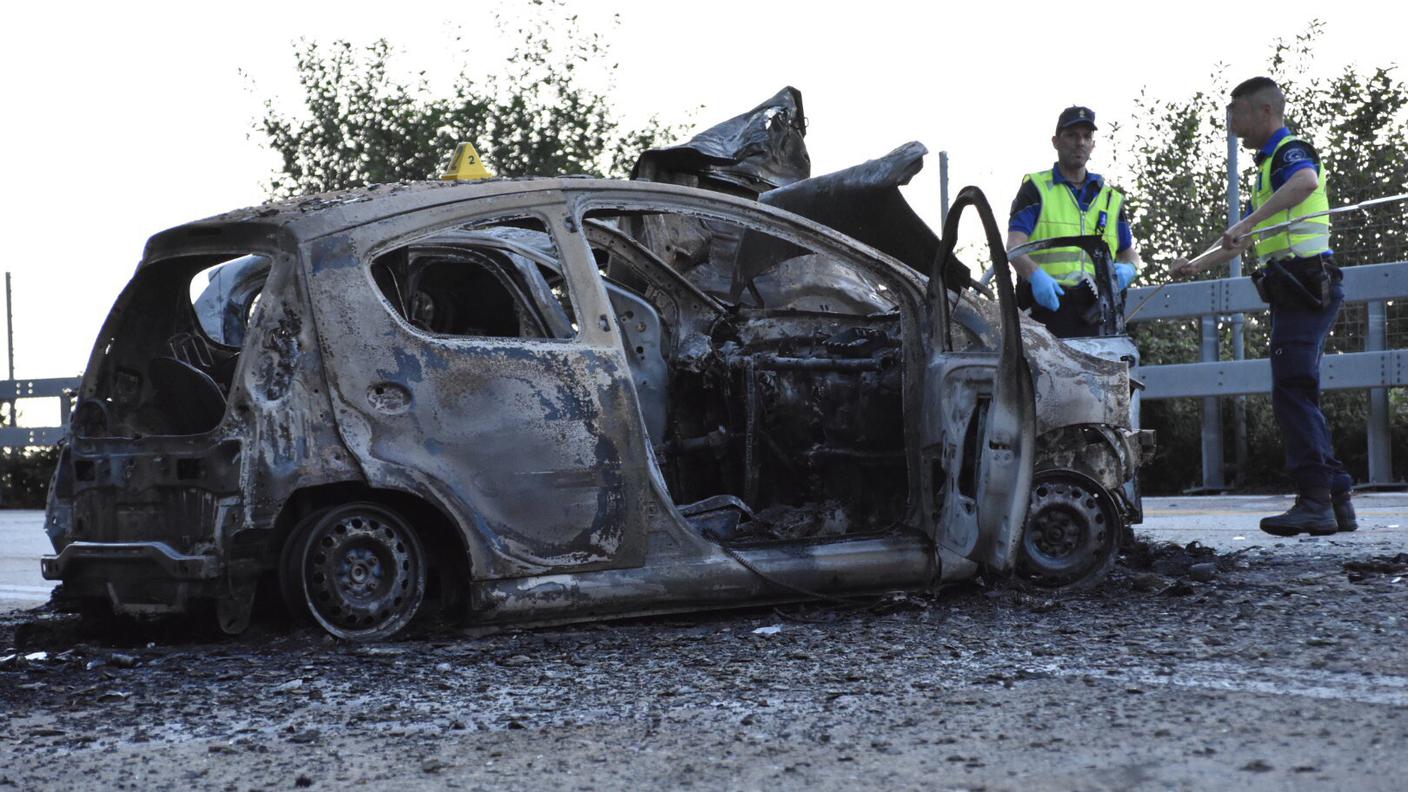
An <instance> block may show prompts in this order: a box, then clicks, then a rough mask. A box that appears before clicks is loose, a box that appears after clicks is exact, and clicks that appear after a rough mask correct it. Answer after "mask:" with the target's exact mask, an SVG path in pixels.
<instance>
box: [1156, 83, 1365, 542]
mask: <svg viewBox="0 0 1408 792" xmlns="http://www.w3.org/2000/svg"><path fill="white" fill-rule="evenodd" d="M1285 109H1286V97H1285V95H1284V94H1283V93H1282V92H1281V88H1280V87H1279V86H1278V85H1276V83H1275V82H1274V81H1272V80H1271V78H1269V77H1255V78H1252V79H1250V80H1247V81H1246V82H1244V83H1242V84H1241V85H1238V86H1237V87H1236V88H1234V89H1232V103H1231V104H1229V105H1228V106H1227V121H1228V124H1229V125H1230V126H1231V128H1232V133H1233V134H1235V135H1236V136H1237V137H1239V138H1241V139H1242V142H1243V144H1244V145H1246V146H1247V147H1248V148H1250V149H1252V150H1254V151H1256V164H1257V176H1256V187H1255V190H1254V191H1253V194H1252V201H1251V211H1250V212H1249V213H1247V214H1246V215H1245V216H1244V217H1243V218H1242V219H1241V221H1240V222H1238V223H1237V224H1236V225H1234V226H1232V227H1231V228H1229V229H1227V232H1226V233H1224V234H1223V235H1222V248H1221V249H1220V250H1218V251H1217V252H1216V253H1213V254H1211V255H1209V256H1206V257H1204V258H1202V259H1199V261H1198V263H1197V264H1193V263H1191V262H1190V261H1188V259H1178V260H1177V261H1175V262H1174V265H1173V274H1174V275H1192V274H1194V273H1196V272H1198V271H1199V270H1202V269H1206V268H1210V267H1216V266H1219V265H1222V264H1225V263H1226V262H1228V261H1230V260H1231V259H1232V257H1234V256H1237V255H1240V254H1241V253H1243V252H1244V251H1246V250H1247V249H1248V248H1249V247H1251V248H1253V249H1254V250H1255V251H1256V257H1257V260H1258V262H1259V263H1260V264H1261V268H1260V269H1258V270H1257V271H1256V272H1254V273H1253V274H1252V279H1253V281H1255V282H1256V283H1257V290H1258V291H1259V292H1260V293H1261V295H1262V297H1263V299H1265V300H1266V301H1267V302H1268V303H1269V304H1270V306H1271V350H1270V351H1271V408H1272V413H1273V414H1274V415H1275V417H1276V424H1277V426H1278V427H1280V429H1281V436H1282V437H1283V438H1284V442H1285V444H1286V472H1287V473H1289V474H1290V475H1291V478H1292V479H1294V481H1295V485H1296V491H1297V493H1298V497H1297V498H1296V502H1295V505H1294V506H1292V507H1291V508H1290V510H1289V511H1287V512H1286V513H1285V514H1279V515H1276V516H1274V517H1267V518H1265V519H1264V520H1262V521H1261V530H1263V531H1265V532H1267V533H1269V534H1273V535H1276V536H1295V535H1296V534H1301V533H1309V534H1314V535H1317V536H1325V535H1329V534H1333V533H1335V532H1337V531H1353V530H1354V529H1356V528H1357V527H1358V523H1357V521H1356V519H1355V514H1354V506H1353V504H1351V502H1350V488H1351V487H1352V486H1353V485H1354V479H1352V478H1351V477H1350V475H1349V474H1348V473H1347V472H1345V469H1344V465H1342V464H1340V461H1339V460H1338V459H1336V458H1335V453H1334V447H1333V445H1332V444H1331V442H1330V428H1329V424H1328V423H1327V422H1326V421H1325V415H1324V413H1322V412H1321V411H1320V356H1321V354H1322V352H1323V349H1324V346H1325V338H1326V336H1328V335H1329V333H1330V328H1331V326H1333V325H1334V323H1335V317H1336V316H1338V315H1339V312H1340V305H1341V303H1343V302H1344V290H1343V289H1342V288H1341V286H1340V281H1341V279H1342V275H1341V273H1340V270H1339V268H1338V267H1336V266H1335V265H1334V264H1333V262H1332V259H1331V254H1332V251H1331V250H1330V219H1329V217H1305V216H1306V215H1311V214H1315V213H1317V212H1323V211H1325V210H1327V209H1329V208H1330V202H1329V198H1328V196H1327V194H1326V191H1325V183H1326V181H1327V178H1328V174H1326V173H1325V171H1324V168H1323V167H1322V166H1321V163H1320V157H1319V155H1317V154H1316V152H1315V149H1314V147H1312V146H1311V145H1310V144H1309V143H1307V142H1306V141H1304V140H1301V139H1300V138H1298V137H1296V136H1295V135H1292V134H1291V132H1290V130H1289V129H1287V128H1286V123H1285ZM1302 218H1303V219H1302ZM1288 222H1289V223H1291V226H1290V227H1289V228H1285V229H1281V230H1280V231H1276V232H1270V233H1266V234H1259V235H1256V236H1251V234H1252V232H1253V231H1254V230H1256V229H1261V228H1269V227H1271V226H1275V225H1280V224H1284V223H1288Z"/></svg>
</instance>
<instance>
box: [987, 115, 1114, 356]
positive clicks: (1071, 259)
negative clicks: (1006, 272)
mask: <svg viewBox="0 0 1408 792" xmlns="http://www.w3.org/2000/svg"><path fill="white" fill-rule="evenodd" d="M1051 146H1052V148H1054V149H1056V164H1055V165H1053V166H1052V167H1051V169H1050V170H1043V171H1038V172H1036V173H1032V174H1028V175H1027V176H1026V178H1024V179H1023V180H1022V186H1021V188H1020V189H1019V190H1018V191H1017V197H1016V198H1015V199H1014V200H1013V201H1012V215H1011V218H1010V219H1009V221H1008V224H1007V249H1008V250H1011V249H1013V248H1015V247H1017V246H1019V245H1023V244H1026V243H1027V242H1029V241H1038V240H1042V239H1052V238H1054V237H1063V236H1082V235H1089V234H1094V235H1096V236H1100V237H1103V238H1104V239H1105V242H1106V244H1108V245H1109V246H1110V254H1111V257H1112V259H1113V260H1115V261H1116V262H1117V263H1116V264H1115V265H1114V267H1115V277H1116V279H1117V280H1118V286H1119V289H1120V291H1124V290H1125V289H1127V288H1128V287H1129V283H1130V281H1132V280H1134V276H1135V274H1136V272H1137V271H1138V267H1139V264H1140V260H1139V253H1138V251H1136V250H1135V249H1134V237H1133V235H1131V234H1130V231H1129V221H1128V220H1127V219H1126V215H1125V206H1124V203H1125V202H1124V195H1123V194H1122V193H1121V192H1120V191H1119V190H1116V189H1115V188H1113V187H1111V186H1110V185H1108V184H1106V183H1105V180H1104V179H1103V178H1101V176H1100V175H1099V174H1096V173H1091V172H1089V171H1088V170H1086V163H1087V162H1089V161H1090V152H1091V151H1093V150H1094V148H1095V113H1094V112H1093V111H1092V110H1091V109H1090V108H1088V107H1079V106H1077V107H1068V108H1066V109H1065V110H1062V111H1061V115H1060V117H1059V118H1058V119H1057V120H1056V134H1055V135H1053V136H1052V138H1051ZM1012 264H1013V266H1014V267H1016V269H1017V274H1018V275H1020V276H1021V278H1022V284H1021V285H1020V286H1019V288H1018V295H1017V299H1018V304H1019V305H1021V306H1022V307H1023V308H1031V309H1032V318H1034V319H1036V320H1037V321H1039V322H1041V323H1042V324H1045V325H1046V326H1047V328H1048V329H1049V330H1051V332H1052V333H1054V334H1055V335H1057V336H1059V337H1061V338H1073V337H1079V336H1091V335H1095V334H1096V332H1097V331H1098V329H1099V319H1098V317H1092V316H1091V315H1090V311H1089V309H1090V308H1091V306H1093V305H1094V304H1095V300H1096V298H1097V295H1096V292H1095V291H1094V286H1095V281H1094V278H1095V274H1096V273H1095V264H1094V262H1092V261H1091V260H1090V256H1088V255H1087V254H1086V253H1085V252H1083V251H1082V250H1080V249H1079V248H1074V247H1071V248H1051V249H1048V250H1041V251H1037V252H1036V253H1032V254H1030V255H1025V256H1017V257H1015V258H1013V259H1012Z"/></svg>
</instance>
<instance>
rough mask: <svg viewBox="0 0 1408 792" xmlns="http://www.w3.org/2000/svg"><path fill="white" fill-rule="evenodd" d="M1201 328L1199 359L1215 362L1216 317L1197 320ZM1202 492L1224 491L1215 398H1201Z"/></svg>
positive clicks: (1218, 402) (1219, 415)
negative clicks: (1201, 339) (1201, 343)
mask: <svg viewBox="0 0 1408 792" xmlns="http://www.w3.org/2000/svg"><path fill="white" fill-rule="evenodd" d="M1199 324H1200V325H1201V327H1202V337H1203V345H1202V346H1203V348H1202V355H1201V359H1202V361H1203V362H1204V363H1212V362H1215V361H1216V360H1217V317H1215V316H1203V317H1200V319H1199ZM1202 489H1204V490H1221V489H1224V486H1223V482H1222V405H1221V399H1219V398H1218V397H1216V396H1207V397H1204V398H1203V486H1202Z"/></svg>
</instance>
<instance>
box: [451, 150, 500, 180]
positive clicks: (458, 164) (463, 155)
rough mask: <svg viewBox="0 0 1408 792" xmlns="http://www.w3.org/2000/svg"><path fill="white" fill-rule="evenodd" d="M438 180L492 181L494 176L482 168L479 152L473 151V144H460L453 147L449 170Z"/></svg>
mask: <svg viewBox="0 0 1408 792" xmlns="http://www.w3.org/2000/svg"><path fill="white" fill-rule="evenodd" d="M440 178H441V179H444V180H445V181H477V180H479V179H492V178H494V174H492V173H490V172H489V169H488V168H486V167H484V161H483V160H481V159H479V152H477V151H475V150H474V146H473V144H470V143H461V144H459V145H458V146H456V147H455V156H453V157H451V158H450V169H449V170H447V171H445V172H444V173H442V174H440Z"/></svg>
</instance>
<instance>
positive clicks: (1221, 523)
mask: <svg viewBox="0 0 1408 792" xmlns="http://www.w3.org/2000/svg"><path fill="white" fill-rule="evenodd" d="M1291 500H1292V499H1291V498H1290V497H1288V496H1275V495H1251V496H1217V497H1187V498H1146V499H1145V501H1144V507H1145V520H1144V524H1143V525H1141V526H1139V528H1138V533H1139V534H1140V535H1141V536H1144V537H1147V538H1149V539H1151V540H1155V541H1169V542H1178V543H1180V544H1186V543H1188V542H1191V541H1198V542H1201V543H1203V544H1204V545H1207V546H1208V547H1212V548H1215V549H1217V550H1219V551H1222V552H1228V551H1235V550H1237V549H1239V548H1244V547H1248V546H1250V545H1253V544H1258V543H1260V544H1265V543H1266V542H1267V541H1269V540H1271V539H1272V537H1267V536H1266V535H1264V534H1262V533H1261V532H1260V531H1258V530H1257V521H1258V520H1259V519H1261V518H1262V517H1263V516H1265V515H1267V514H1272V513H1274V512H1278V511H1282V510H1284V509H1286V508H1288V507H1289V506H1290V504H1291ZM1355 503H1356V505H1357V507H1358V511H1359V514H1360V518H1361V520H1362V521H1364V522H1365V524H1366V525H1368V526H1369V528H1368V529H1367V530H1365V531H1364V532H1362V533H1360V534H1358V535H1357V536H1356V537H1354V539H1355V540H1356V541H1358V540H1359V539H1366V540H1374V541H1383V542H1388V543H1393V542H1398V543H1399V544H1408V495H1404V494H1385V493H1378V494H1368V495H1361V496H1359V497H1358V498H1356V500H1355ZM50 552H53V551H52V548H51V547H50V546H49V539H48V537H47V536H45V534H44V513H43V512H40V511H14V510H11V511H0V613H3V612H5V611H8V610H15V609H20V608H31V607H34V606H35V605H38V604H41V603H43V602H45V601H47V600H48V599H49V592H50V591H51V590H52V589H53V587H54V584H53V583H51V582H49V581H47V580H45V579H44V578H43V576H41V575H40V574H39V557H40V556H41V555H43V554H45V553H50Z"/></svg>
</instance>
